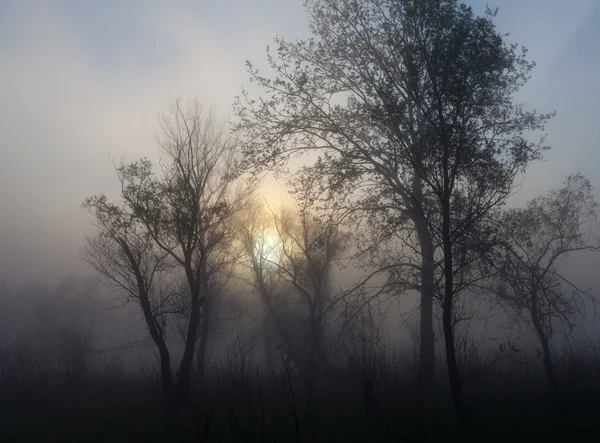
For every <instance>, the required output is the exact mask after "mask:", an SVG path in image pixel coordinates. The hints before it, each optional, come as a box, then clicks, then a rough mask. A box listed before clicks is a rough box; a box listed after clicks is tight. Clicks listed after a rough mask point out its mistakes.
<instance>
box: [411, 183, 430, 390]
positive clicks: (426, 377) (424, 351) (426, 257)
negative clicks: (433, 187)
mask: <svg viewBox="0 0 600 443" xmlns="http://www.w3.org/2000/svg"><path fill="white" fill-rule="evenodd" d="M413 198H414V202H413V203H412V204H413V206H414V207H413V210H412V216H413V221H414V223H415V228H416V230H417V235H418V238H419V246H420V249H421V310H420V335H421V337H420V343H421V347H420V355H419V363H420V367H419V372H420V377H421V385H422V388H424V389H425V390H427V391H430V390H431V389H432V388H433V387H434V385H435V333H434V331H433V298H434V295H435V283H434V279H433V271H434V267H435V264H434V261H433V253H434V251H433V241H432V239H431V232H429V227H428V226H427V221H426V220H425V219H424V217H423V211H422V203H423V187H422V183H421V179H420V178H419V176H418V174H415V178H414V182H413Z"/></svg>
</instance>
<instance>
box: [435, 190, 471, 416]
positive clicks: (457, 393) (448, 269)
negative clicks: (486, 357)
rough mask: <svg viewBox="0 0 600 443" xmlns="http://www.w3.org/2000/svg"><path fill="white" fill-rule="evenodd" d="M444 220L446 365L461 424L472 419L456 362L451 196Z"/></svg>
mask: <svg viewBox="0 0 600 443" xmlns="http://www.w3.org/2000/svg"><path fill="white" fill-rule="evenodd" d="M442 210H443V222H442V241H443V246H444V302H443V304H442V310H443V312H442V324H443V329H444V342H445V344H446V365H447V367H448V380H449V383H450V391H451V393H452V401H453V403H454V409H455V410H456V415H457V416H458V421H459V423H460V424H462V425H464V424H467V423H468V421H469V419H470V414H469V411H468V409H467V407H466V404H465V402H464V399H463V395H462V383H461V380H460V374H459V372H458V364H457V362H456V349H455V347H454V328H453V325H452V309H453V305H454V272H453V271H454V269H453V256H452V252H453V251H452V242H451V238H450V198H449V195H447V196H446V198H445V199H444V204H443V209H442Z"/></svg>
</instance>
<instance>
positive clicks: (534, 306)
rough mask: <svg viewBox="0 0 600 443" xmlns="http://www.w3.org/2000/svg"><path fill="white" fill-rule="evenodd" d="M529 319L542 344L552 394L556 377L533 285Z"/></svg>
mask: <svg viewBox="0 0 600 443" xmlns="http://www.w3.org/2000/svg"><path fill="white" fill-rule="evenodd" d="M531 321H532V323H533V327H534V329H535V332H536V334H537V336H538V339H539V341H540V344H541V345H542V352H543V361H544V371H545V373H546V379H547V380H548V388H549V389H550V393H551V394H552V395H554V394H555V393H556V378H555V377H554V367H553V365H552V354H551V351H550V343H549V340H548V337H547V336H546V333H545V332H544V328H542V325H541V323H540V319H539V313H538V301H537V289H536V288H535V287H534V288H533V290H532V294H531Z"/></svg>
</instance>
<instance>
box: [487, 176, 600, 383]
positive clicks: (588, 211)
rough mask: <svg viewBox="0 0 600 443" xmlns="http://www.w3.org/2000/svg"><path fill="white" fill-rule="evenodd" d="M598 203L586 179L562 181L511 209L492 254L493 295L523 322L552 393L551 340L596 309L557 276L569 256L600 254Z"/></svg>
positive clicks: (585, 294) (589, 297)
mask: <svg viewBox="0 0 600 443" xmlns="http://www.w3.org/2000/svg"><path fill="white" fill-rule="evenodd" d="M597 217H598V204H597V203H596V202H595V201H594V195H593V189H592V186H591V184H590V182H589V180H588V179H586V178H585V177H583V176H581V175H579V174H576V175H571V176H569V177H567V179H566V181H565V184H564V186H563V187H562V188H560V189H558V190H554V191H552V192H550V193H549V194H548V195H546V196H542V197H538V198H535V199H533V200H531V201H530V202H529V203H528V204H527V205H526V207H525V208H523V209H511V210H509V211H507V212H506V213H505V214H504V217H503V218H502V219H501V221H502V222H501V226H502V228H503V236H504V239H505V242H504V243H503V244H502V247H501V249H500V250H499V253H498V254H497V255H496V257H495V260H494V264H495V266H496V268H497V269H498V271H499V272H498V273H497V274H496V278H495V279H494V280H495V281H492V282H491V283H493V284H492V285H491V289H492V291H493V292H494V293H495V294H496V295H497V296H498V297H499V299H500V301H501V302H503V303H505V304H506V305H507V306H508V307H509V308H510V309H511V311H512V312H513V313H514V314H515V315H516V317H517V318H518V319H523V320H528V321H529V323H530V324H531V326H532V328H533V330H534V331H535V334H536V337H537V339H538V341H539V344H540V346H541V348H542V356H543V363H544V371H545V373H546V378H547V380H548V386H549V388H550V390H551V392H553V393H555V392H556V390H557V388H558V386H557V380H556V375H555V373H554V365H553V358H552V351H551V345H550V343H551V339H552V336H553V335H554V333H555V332H556V331H560V329H561V327H562V326H565V325H566V326H567V327H568V329H569V331H572V330H573V328H574V326H575V324H574V323H573V320H574V317H575V316H576V315H578V314H579V315H583V314H584V313H585V305H586V303H591V304H592V305H593V306H595V303H596V298H595V297H594V294H593V293H592V292H591V290H588V289H584V288H581V287H580V286H578V285H577V284H576V283H575V282H574V281H573V280H572V279H570V278H568V277H567V276H566V275H565V274H564V272H561V269H560V268H561V264H562V263H564V261H565V259H566V258H567V257H569V256H570V255H571V254H572V253H574V252H581V251H600V241H599V238H598V233H597V227H598V226H597Z"/></svg>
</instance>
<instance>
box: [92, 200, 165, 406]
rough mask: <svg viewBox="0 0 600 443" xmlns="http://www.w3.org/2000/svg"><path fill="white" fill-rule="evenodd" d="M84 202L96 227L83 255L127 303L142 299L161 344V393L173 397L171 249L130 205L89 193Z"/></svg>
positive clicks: (154, 336)
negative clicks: (163, 246) (168, 285)
mask: <svg viewBox="0 0 600 443" xmlns="http://www.w3.org/2000/svg"><path fill="white" fill-rule="evenodd" d="M83 206H84V208H85V209H86V210H88V211H89V212H90V213H91V214H92V215H93V216H94V220H95V225H96V229H97V233H96V235H95V236H92V237H87V238H86V246H85V247H84V248H83V250H82V257H83V259H84V260H85V261H86V262H88V263H89V264H90V265H91V266H92V267H93V268H94V269H95V270H96V271H97V272H98V273H99V274H100V275H101V276H102V277H103V278H104V280H105V282H106V283H108V284H109V285H110V286H112V287H114V288H116V289H120V290H122V291H123V294H124V296H125V302H126V303H129V302H132V301H134V302H135V303H137V304H138V305H139V307H140V309H141V310H142V314H143V316H144V320H145V322H146V326H147V327H148V332H149V333H150V336H151V337H152V340H153V341H154V344H155V345H156V347H157V349H158V354H159V358H160V370H161V386H162V390H163V393H164V395H165V396H166V397H170V396H171V395H172V394H173V379H172V374H171V357H170V354H169V350H168V348H167V344H166V333H167V318H168V314H169V313H170V312H171V308H172V303H171V302H172V299H173V295H174V294H175V293H174V292H173V291H170V290H165V289H166V288H164V287H161V284H160V283H161V281H165V280H168V277H167V275H165V274H166V272H168V271H169V264H168V262H167V261H166V257H167V254H166V253H165V252H164V251H162V250H160V249H159V248H158V247H157V246H156V245H155V243H154V242H153V241H152V238H151V237H150V235H149V234H148V232H147V231H146V230H145V227H144V226H143V225H141V224H140V222H139V221H138V220H136V218H135V217H134V215H133V214H132V213H131V212H128V211H127V208H124V207H119V206H116V205H114V204H111V203H109V202H108V200H107V198H106V196H104V195H101V196H98V197H91V198H88V199H86V201H85V202H84V204H83Z"/></svg>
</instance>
